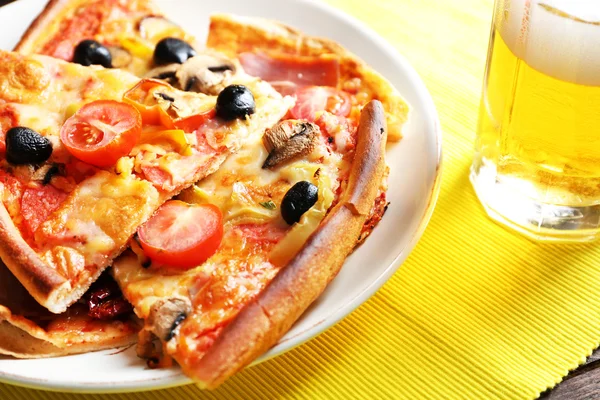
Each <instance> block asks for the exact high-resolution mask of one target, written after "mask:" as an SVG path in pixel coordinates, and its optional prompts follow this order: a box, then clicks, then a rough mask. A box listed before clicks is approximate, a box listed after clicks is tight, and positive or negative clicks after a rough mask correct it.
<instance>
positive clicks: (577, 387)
mask: <svg viewBox="0 0 600 400" xmlns="http://www.w3.org/2000/svg"><path fill="white" fill-rule="evenodd" d="M13 1H15V0H0V7H2V6H3V5H6V4H8V3H11V2H13ZM599 367H600V349H598V350H596V351H595V352H594V353H593V354H592V355H591V356H590V357H589V358H588V359H587V362H586V363H585V364H584V365H582V366H581V367H579V368H578V369H576V370H575V371H573V372H571V373H570V374H569V375H568V376H567V377H566V378H565V379H564V381H563V382H562V383H560V384H559V385H558V386H556V387H555V388H554V389H552V390H549V391H546V392H544V393H543V394H542V396H541V397H540V399H541V400H583V399H586V400H587V399H596V398H600V368H599Z"/></svg>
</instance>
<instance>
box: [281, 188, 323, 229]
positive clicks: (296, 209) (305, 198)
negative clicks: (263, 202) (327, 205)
mask: <svg viewBox="0 0 600 400" xmlns="http://www.w3.org/2000/svg"><path fill="white" fill-rule="evenodd" d="M318 199H319V188H317V187H316V186H315V185H313V184H312V183H310V182H307V181H300V182H298V183H296V184H295V185H294V186H292V187H291V188H290V190H288V191H287V193H286V194H285V196H283V200H282V201H281V216H282V217H283V219H284V220H285V222H287V223H288V224H289V225H292V224H294V223H296V222H298V221H300V218H301V217H302V215H304V213H305V212H307V211H308V210H310V208H311V207H312V206H314V205H315V203H316V202H317V200H318Z"/></svg>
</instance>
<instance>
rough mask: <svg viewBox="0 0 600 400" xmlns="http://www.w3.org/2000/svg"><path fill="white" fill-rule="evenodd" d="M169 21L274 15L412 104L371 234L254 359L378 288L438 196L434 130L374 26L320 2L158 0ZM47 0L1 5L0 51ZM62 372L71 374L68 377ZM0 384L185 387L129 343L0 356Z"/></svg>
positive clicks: (416, 83)
mask: <svg viewBox="0 0 600 400" xmlns="http://www.w3.org/2000/svg"><path fill="white" fill-rule="evenodd" d="M157 3H158V4H159V5H160V6H161V8H162V10H163V11H164V12H165V14H167V15H168V16H169V17H170V18H171V19H172V20H174V21H176V22H177V23H179V24H181V25H182V26H183V27H184V28H186V29H187V30H188V31H189V32H191V33H192V34H194V35H196V36H197V37H198V38H199V39H202V38H204V37H205V36H206V32H207V28H208V15H209V14H210V13H212V12H230V13H235V14H239V15H248V16H260V17H267V18H272V19H276V20H279V21H282V22H285V23H288V24H290V25H292V26H295V27H297V28H299V29H301V30H303V31H304V32H306V33H308V34H312V35H318V36H323V37H328V38H331V39H333V40H336V41H337V42H339V43H341V44H342V45H344V46H346V48H348V49H350V50H351V51H353V52H354V53H356V54H358V55H359V56H360V57H361V58H362V59H364V60H366V61H367V62H368V63H369V64H370V65H372V66H373V67H374V68H375V69H376V70H377V71H379V72H380V73H382V74H383V75H384V76H386V77H387V78H388V79H389V80H390V81H391V82H392V83H393V84H394V85H395V86H396V88H398V90H399V91H400V93H402V95H403V96H404V97H405V98H406V99H407V101H408V102H409V104H410V105H411V114H410V121H409V124H408V127H407V129H406V134H405V137H404V139H403V140H402V141H401V143H399V144H393V145H391V146H388V147H389V148H388V154H387V159H388V163H389V165H390V167H391V174H390V179H389V201H390V202H391V205H390V207H389V209H388V211H387V213H386V214H385V218H383V220H382V222H381V223H380V224H379V226H378V227H377V229H375V231H374V232H373V234H372V235H371V237H369V239H368V240H367V241H366V243H365V244H364V245H362V246H361V247H360V248H359V249H358V250H357V251H356V252H355V253H354V254H352V255H351V256H350V257H349V258H348V260H347V261H346V264H345V266H344V268H343V269H342V271H341V272H340V274H339V275H338V277H337V278H336V279H335V280H334V281H333V282H332V283H331V285H329V287H328V288H327V290H326V291H325V293H323V295H322V296H321V297H320V298H319V299H318V300H317V301H316V302H315V304H314V305H313V306H311V308H310V309H309V311H307V312H306V313H305V315H304V316H303V317H302V318H301V319H300V320H299V321H298V322H297V323H296V324H295V325H294V327H293V328H292V329H291V330H290V331H289V332H288V333H287V334H286V335H285V337H284V338H283V339H282V340H281V341H280V342H279V343H278V344H277V345H276V346H275V347H273V348H272V349H271V350H269V351H268V352H267V353H266V354H265V355H263V356H262V357H261V358H260V359H259V360H257V361H256V362H257V363H258V362H261V361H265V360H267V359H269V358H271V357H274V356H277V355H279V354H282V353H283V352H286V351H288V350H290V349H292V348H293V347H295V346H298V345H300V344H302V343H304V342H306V341H307V340H309V339H311V338H313V337H315V336H316V335H318V334H319V333H321V332H323V331H324V330H326V329H327V328H329V327H330V326H332V325H333V324H335V323H336V322H338V321H340V320H341V319H342V318H344V317H345V316H346V315H348V314H349V313H350V312H351V311H353V310H354V309H355V308H356V307H358V306H359V305H360V304H362V303H363V302H364V301H366V300H367V299H368V298H369V297H370V296H371V295H373V294H374V293H375V292H376V291H377V289H379V288H380V287H381V286H382V285H383V284H384V283H385V282H386V281H387V280H388V279H389V278H390V276H391V275H392V274H393V273H394V272H395V271H396V270H397V269H398V267H399V266H400V264H402V262H403V261H404V260H405V259H406V257H407V256H408V254H409V253H410V251H411V250H412V248H413V247H414V246H415V244H416V243H417V241H418V239H419V238H420V236H421V234H422V233H423V230H424V229H425V226H426V225H427V222H428V221H429V218H430V216H431V213H432V212H433V208H434V205H435V201H436V199H437V194H438V189H439V183H440V161H441V136H440V129H439V122H438V118H437V113H436V110H435V107H434V104H433V101H432V100H431V97H430V95H429V93H428V92H427V89H426V88H425V85H424V84H423V82H422V81H421V79H420V78H419V76H418V75H417V74H416V72H415V71H414V70H413V69H412V67H411V66H410V65H409V64H408V62H407V61H406V60H405V59H404V58H403V57H402V56H400V55H399V54H398V53H397V52H396V51H395V50H394V49H393V48H392V47H391V46H390V45H389V44H387V43H386V42H385V41H384V40H383V39H381V38H380V37H379V36H377V35H376V34H375V33H374V32H373V31H372V30H371V29H369V28H367V27H366V26H364V25H363V24H361V23H360V22H358V21H356V20H355V19H352V18H351V17H349V16H348V15H346V14H343V13H341V12H340V11H338V10H336V9H333V8H331V7H329V6H326V5H325V4H322V3H320V2H315V1H309V0H279V1H272V0H218V1H208V0H206V1H197V0H176V1H175V0H157ZM44 4H45V0H19V1H17V2H16V3H13V4H10V5H8V6H6V7H3V8H0V27H2V32H1V33H2V34H1V35H0V48H2V49H12V48H13V47H14V45H15V44H16V43H17V41H18V40H19V37H20V36H21V34H22V33H23V31H24V30H25V29H26V27H27V26H28V25H29V24H30V22H31V21H32V20H33V18H34V17H35V16H36V15H37V14H38V13H39V12H40V11H41V9H42V8H43V6H44ZM66 371H68V373H65V372H66ZM0 381H4V382H7V383H11V384H16V385H23V386H29V387H35V388H39V389H46V390H61V391H77V392H119V391H139V390H149V389H158V388H164V387H170V386H177V385H183V384H186V383H189V382H190V381H189V379H187V378H186V377H185V376H184V375H183V374H182V373H181V372H180V371H179V369H178V368H172V369H158V370H150V369H148V368H146V367H145V365H144V363H143V362H142V361H140V360H139V359H138V358H137V357H136V356H135V352H134V349H133V348H131V349H128V350H126V351H123V352H119V351H114V350H113V351H102V352H97V353H90V354H83V355H77V356H68V357H60V358H54V359H42V360H15V359H9V358H4V359H2V358H0Z"/></svg>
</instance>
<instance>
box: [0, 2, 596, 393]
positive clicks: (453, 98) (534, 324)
mask: <svg viewBox="0 0 600 400" xmlns="http://www.w3.org/2000/svg"><path fill="white" fill-rule="evenodd" d="M327 1H328V2H329V3H331V4H333V5H335V6H337V7H340V8H342V9H344V10H345V11H347V12H349V13H350V14H353V15H355V16H356V17H358V18H360V19H362V20H363V21H365V22H366V23H368V24H369V25H371V26H372V27H373V28H375V29H376V30H377V31H378V32H379V33H380V34H381V35H382V36H384V37H385V38H386V39H387V40H388V41H389V42H390V43H392V44H393V45H394V46H395V47H396V48H397V49H398V50H399V51H400V52H401V53H402V54H404V55H405V56H406V57H407V58H408V60H409V61H410V62H411V63H412V64H413V66H414V67H415V68H416V69H417V70H418V71H419V73H420V74H421V76H422V77H423V79H424V80H425V83H426V84H427V86H428V87H429V89H430V91H431V93H432V95H433V97H434V100H435V102H436V104H437V107H438V110H439V113H440V118H441V122H442V126H443V130H444V157H445V165H444V168H445V169H444V177H443V184H442V191H441V195H440V199H439V203H438V207H437V210H436V212H435V214H434V216H433V219H432V221H431V224H430V226H429V228H428V229H427V231H426V232H425V235H424V236H423V239H422V240H421V242H420V243H419V245H418V246H417V248H416V250H415V251H414V253H413V254H412V255H411V256H410V257H409V259H408V261H407V262H406V263H405V264H404V265H403V266H402V268H401V269H400V271H399V272H398V273H396V275H395V276H394V277H393V278H392V279H391V280H390V281H389V282H388V283H387V284H386V285H385V286H384V287H383V288H382V289H381V290H380V291H379V292H378V293H377V294H376V295H375V296H374V297H373V298H372V299H371V300H370V301H368V302H367V303H366V304H364V305H363V306H362V307H360V308H359V309H358V310H357V311H355V312H354V313H353V314H351V315H350V316H349V317H348V318H346V319H345V320H344V321H343V322H341V323H340V324H338V325H337V326H335V327H334V328H332V329H330V330H329V331H327V332H326V333H324V334H323V335H321V336H319V337H318V338H317V339H315V340H313V341H311V342H309V343H308V344H306V345H303V346H301V347H299V348H297V349H295V350H293V351H291V352H289V353H287V354H285V355H284V356H281V357H278V358H276V359H274V360H271V361H269V362H266V363H264V364H261V365H259V366H257V367H253V368H250V369H248V370H246V371H244V372H243V373H241V374H239V375H238V376H236V377H234V378H233V379H231V380H230V381H229V382H228V383H227V384H225V385H224V386H223V387H221V388H220V389H218V390H216V391H213V392H202V391H200V390H198V389H196V388H195V387H194V386H188V387H184V388H177V389H171V390H163V391H156V392H151V393H141V394H123V395H105V396H103V395H88V396H83V395H65V394H58V393H45V392H38V391H34V390H28V389H21V388H15V387H11V386H7V385H0V399H2V400H4V399H10V400H12V399H19V400H21V399H22V400H46V399H62V400H83V399H96V400H108V399H115V400H134V399H144V400H159V399H160V400H188V399H189V400H191V399H205V398H206V399H235V398H245V399H254V398H256V399H267V398H310V399H315V398H332V399H337V398H340V399H342V398H344V399H350V398H377V399H384V398H396V399H424V398H433V399H436V398H444V399H445V398H448V399H468V398H474V399H494V398H506V399H532V398H535V397H536V396H537V395H538V393H539V392H540V391H543V390H544V389H545V388H546V387H549V386H552V385H554V384H555V383H556V382H558V381H559V380H560V379H561V378H562V377H563V376H564V375H565V374H566V373H567V372H568V370H569V369H572V368H575V367H576V366H577V365H578V363H581V362H583V361H584V359H585V357H586V355H588V354H589V353H590V352H591V350H592V349H593V348H594V347H595V346H596V345H597V344H598V340H599V339H600V265H599V264H600V263H599V260H600V250H599V249H598V246H597V245H596V246H592V245H588V246H549V245H543V246H542V245H536V244H533V243H531V242H529V241H528V240H526V239H524V238H522V237H520V236H517V235H515V234H513V233H511V232H509V231H507V230H504V229H503V228H501V227H499V226H496V225H495V224H493V223H492V222H490V221H489V220H488V219H487V218H486V217H485V216H484V213H483V211H482V209H481V207H480V206H479V204H478V202H477V200H476V198H475V195H474V194H473V190H472V189H471V186H470V184H469V182H468V168H469V164H470V161H471V156H472V144H473V139H474V131H475V124H476V115H477V107H478V103H479V95H480V88H481V81H482V73H483V67H484V63H485V54H486V48H487V40H488V33H489V25H490V18H491V9H492V1H491V0H451V1H448V0H387V1H385V0H370V1H364V0H327Z"/></svg>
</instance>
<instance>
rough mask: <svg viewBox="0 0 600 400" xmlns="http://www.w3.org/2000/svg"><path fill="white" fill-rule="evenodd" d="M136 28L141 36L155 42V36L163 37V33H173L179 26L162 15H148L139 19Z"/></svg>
mask: <svg viewBox="0 0 600 400" xmlns="http://www.w3.org/2000/svg"><path fill="white" fill-rule="evenodd" d="M138 30H139V31H140V35H141V37H142V38H144V39H148V40H150V41H151V42H154V43H156V41H157V40H158V39H157V38H159V37H165V34H168V33H174V32H176V31H179V30H181V28H179V26H177V24H175V23H174V22H172V21H169V20H168V19H166V18H164V17H160V16H157V15H150V16H147V17H144V18H142V19H141V20H140V22H139V25H138Z"/></svg>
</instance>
